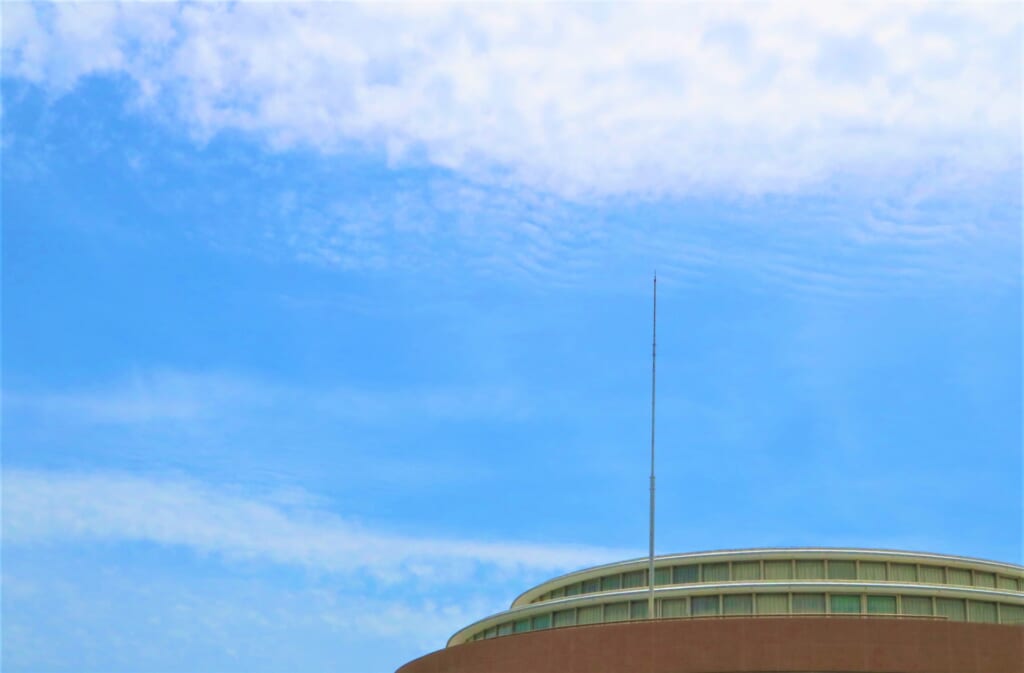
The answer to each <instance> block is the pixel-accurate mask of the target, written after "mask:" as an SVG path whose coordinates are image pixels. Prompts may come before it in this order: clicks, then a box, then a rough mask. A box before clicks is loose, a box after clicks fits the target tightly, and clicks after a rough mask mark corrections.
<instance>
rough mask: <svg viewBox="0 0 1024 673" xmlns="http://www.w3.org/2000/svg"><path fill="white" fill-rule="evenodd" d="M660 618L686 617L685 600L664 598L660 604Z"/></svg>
mask: <svg viewBox="0 0 1024 673" xmlns="http://www.w3.org/2000/svg"><path fill="white" fill-rule="evenodd" d="M661 616H662V617H686V616H687V612H686V599H685V598H666V599H665V600H663V601H662V602H661Z"/></svg>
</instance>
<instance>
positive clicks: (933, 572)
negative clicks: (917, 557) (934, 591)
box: [920, 566, 946, 584]
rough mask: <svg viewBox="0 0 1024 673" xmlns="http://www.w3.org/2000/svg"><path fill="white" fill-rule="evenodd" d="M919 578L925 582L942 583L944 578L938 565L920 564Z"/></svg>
mask: <svg viewBox="0 0 1024 673" xmlns="http://www.w3.org/2000/svg"><path fill="white" fill-rule="evenodd" d="M920 580H921V581H922V582H924V583H926V584H944V583H945V581H946V578H945V573H943V572H942V568H940V567H939V566H921V571H920Z"/></svg>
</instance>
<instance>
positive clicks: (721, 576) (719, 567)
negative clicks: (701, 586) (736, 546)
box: [702, 563, 729, 582]
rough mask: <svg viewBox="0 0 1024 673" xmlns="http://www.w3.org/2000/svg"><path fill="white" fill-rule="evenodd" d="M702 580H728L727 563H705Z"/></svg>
mask: <svg viewBox="0 0 1024 673" xmlns="http://www.w3.org/2000/svg"><path fill="white" fill-rule="evenodd" d="M702 573H703V575H702V580H703V581H705V582H728V581H729V564H728V563H705V564H704V569H703V571H702Z"/></svg>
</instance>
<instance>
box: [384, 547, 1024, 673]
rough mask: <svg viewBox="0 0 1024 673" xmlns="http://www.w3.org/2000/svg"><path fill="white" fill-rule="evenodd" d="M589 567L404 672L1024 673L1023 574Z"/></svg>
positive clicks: (898, 566) (773, 555)
mask: <svg viewBox="0 0 1024 673" xmlns="http://www.w3.org/2000/svg"><path fill="white" fill-rule="evenodd" d="M647 564H648V559H645V558H644V559H635V560H631V561H624V562H620V563H612V564H608V565H603V566H598V567H594V568H588V569H586V570H581V571H577V572H574V573H570V574H567V575H563V576H561V577H558V578H555V579H553V580H550V581H548V582H545V583H543V584H541V585H538V586H536V587H534V588H532V589H529V590H527V591H526V592H524V593H523V594H522V595H520V596H519V597H518V598H516V600H515V601H513V603H512V605H511V607H510V608H509V609H508V610H506V611H504V612H501V613H498V614H495V615H491V616H490V617H486V618H485V619H482V620H480V621H478V622H475V623H473V624H470V625H468V626H466V627H465V628H463V629H461V630H459V631H458V632H457V633H455V634H454V635H453V636H452V637H451V639H450V640H449V641H448V646H447V647H446V648H445V649H443V650H440V651H438V652H435V653H433V654H429V655H427V656H425V657H422V658H420V659H417V660H415V661H413V662H410V663H409V664H406V665H405V666H403V667H402V668H400V669H399V673H505V672H508V673H513V672H515V673H524V672H529V673H546V672H548V671H550V672H552V673H555V672H558V673H567V672H572V671H581V672H582V671H587V672H588V673H648V672H649V673H690V672H693V673H697V672H700V673H718V672H721V673H740V672H751V673H753V672H786V671H789V672H793V673H796V672H798V671H806V672H814V673H825V672H826V671H830V672H831V671H834V672H841V673H881V672H885V673H935V672H943V673H968V672H971V673H1024V567H1021V566H1018V565H1013V564H1008V563H999V562H994V561H985V560H980V559H973V558H965V557H957V556H946V555H939V554H927V553H913V552H902V551H885V550H865V549H814V548H807V549H753V550H736V551H718V552H702V553H692V554H676V555H667V556H660V557H657V558H656V559H655V570H654V598H655V601H654V606H655V613H654V615H648V605H649V591H650V590H649V584H648V570H647Z"/></svg>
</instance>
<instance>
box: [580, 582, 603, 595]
mask: <svg viewBox="0 0 1024 673" xmlns="http://www.w3.org/2000/svg"><path fill="white" fill-rule="evenodd" d="M600 590H601V580H598V579H592V580H586V581H585V582H583V593H585V594H593V593H597V592H598V591H600Z"/></svg>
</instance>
